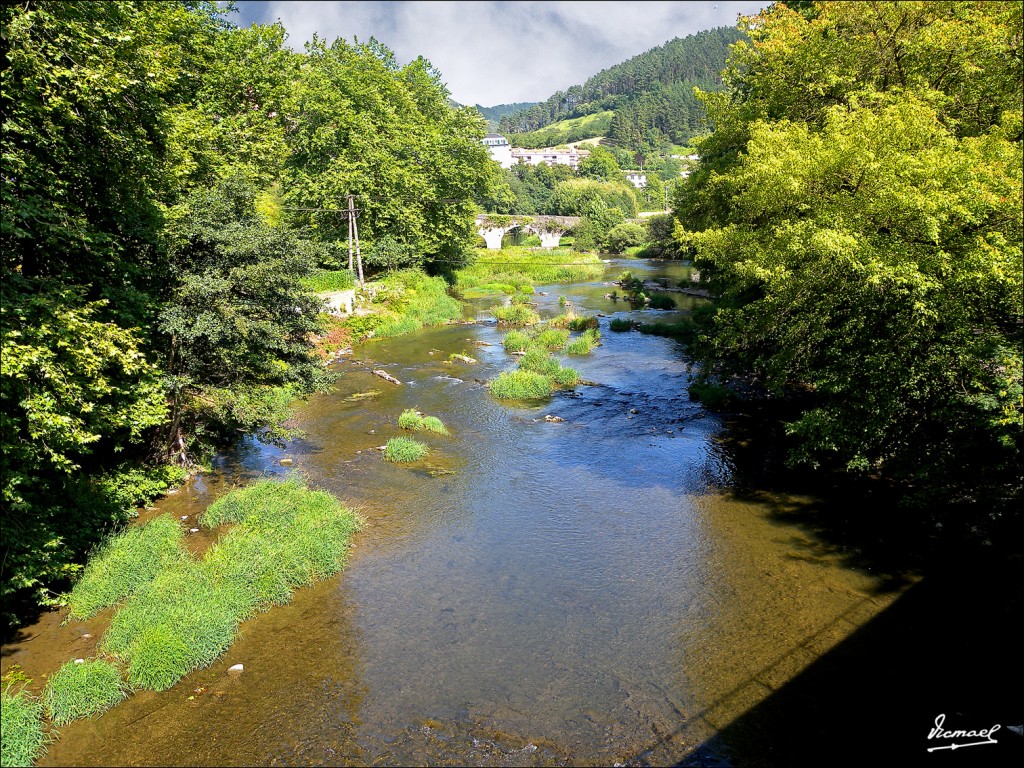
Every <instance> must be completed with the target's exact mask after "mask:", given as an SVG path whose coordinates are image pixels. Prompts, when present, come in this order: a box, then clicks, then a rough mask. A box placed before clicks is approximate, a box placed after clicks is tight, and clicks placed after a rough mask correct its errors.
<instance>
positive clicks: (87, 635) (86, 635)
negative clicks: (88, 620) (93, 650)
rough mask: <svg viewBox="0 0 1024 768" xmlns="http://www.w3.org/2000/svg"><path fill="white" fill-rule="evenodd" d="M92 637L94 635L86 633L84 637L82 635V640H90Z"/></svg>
mask: <svg viewBox="0 0 1024 768" xmlns="http://www.w3.org/2000/svg"><path fill="white" fill-rule="evenodd" d="M91 637H92V635H90V634H89V633H88V632H86V633H85V634H84V635H82V639H83V640H88V639H89V638H91Z"/></svg>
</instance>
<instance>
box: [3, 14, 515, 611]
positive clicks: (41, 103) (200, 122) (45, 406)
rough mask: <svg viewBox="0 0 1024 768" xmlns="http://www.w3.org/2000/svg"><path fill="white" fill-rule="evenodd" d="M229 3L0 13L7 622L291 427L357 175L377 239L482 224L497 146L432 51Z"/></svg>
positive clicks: (419, 256)
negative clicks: (208, 462)
mask: <svg viewBox="0 0 1024 768" xmlns="http://www.w3.org/2000/svg"><path fill="white" fill-rule="evenodd" d="M230 10H231V9H230V8H223V7H221V5H220V4H218V3H213V2H188V3H165V2H102V3H95V2H38V3H20V4H5V5H4V6H3V9H2V10H0V21H2V25H3V30H4V32H3V35H4V48H5V54H4V55H5V58H6V61H5V66H4V69H3V74H2V91H3V96H2V98H3V113H4V127H3V139H2V149H3V186H2V195H3V199H2V203H3V209H4V216H3V221H2V231H0V242H2V251H3V266H2V269H3V275H2V332H3V339H2V341H3V364H2V371H0V401H2V409H0V410H2V416H0V418H2V422H0V451H2V454H3V459H4V472H3V487H2V493H3V503H2V508H3V512H2V515H3V519H2V522H3V525H2V537H3V540H2V549H3V553H2V562H3V566H2V568H3V572H2V583H3V587H2V590H3V594H2V596H3V613H4V616H5V618H6V619H8V620H9V619H11V618H12V615H13V614H14V613H16V611H17V606H18V605H19V604H21V602H22V601H27V603H29V604H31V603H41V604H47V603H48V602H52V600H53V599H54V597H55V594H56V592H55V590H59V589H61V588H63V587H66V585H67V584H68V582H69V579H71V578H73V577H74V576H75V575H76V574H77V573H78V571H79V569H80V563H81V562H82V560H83V556H84V554H85V553H86V551H87V550H89V548H90V547H92V546H93V545H94V544H95V543H96V542H97V541H98V540H99V539H100V538H101V537H102V536H103V535H104V534H105V533H107V532H109V531H110V530H112V529H113V528H115V527H116V526H118V525H119V524H121V523H123V522H124V521H125V520H126V519H127V515H128V511H129V510H131V509H132V508H133V507H134V506H136V505H137V504H140V503H144V502H146V501H147V500H149V499H151V498H153V497H154V496H156V495H158V494H159V493H160V492H162V491H163V490H164V489H166V488H167V487H168V484H169V483H172V482H175V481H177V480H178V479H180V478H181V477H182V476H183V474H184V472H185V471H187V470H189V469H190V468H191V467H194V466H196V465H197V463H200V462H202V461H204V460H205V459H206V458H207V457H209V456H210V455H211V453H212V452H213V451H215V450H216V449H217V447H218V446H221V445H224V444H226V443H230V442H234V441H236V440H237V439H238V438H239V437H241V436H243V435H255V436H256V437H258V438H260V439H262V440H267V441H278V442H279V441H281V440H283V439H285V438H286V437H288V436H289V434H290V432H289V430H288V428H287V424H286V418H287V416H288V414H289V411H288V405H289V403H290V402H291V401H292V400H293V399H294V398H295V397H297V396H302V395H305V394H308V393H311V392H313V391H316V390H320V389H323V388H325V387H327V386H328V385H329V379H328V377H327V375H326V374H325V369H324V367H323V365H322V363H321V361H320V360H319V359H318V358H317V357H316V356H315V355H314V354H313V350H312V346H311V339H312V337H313V336H314V335H315V334H316V333H317V332H318V331H319V325H318V324H319V322H320V321H319V320H318V315H319V308H320V301H319V300H318V299H317V298H316V297H315V296H314V295H313V294H312V293H310V292H309V291H307V290H305V289H304V288H303V287H302V285H303V283H302V279H303V278H304V277H305V276H308V275H309V274H310V273H311V272H312V271H313V270H316V269H318V268H324V267H326V268H337V267H339V266H342V262H343V261H345V259H346V257H347V254H346V253H345V247H344V243H343V242H342V241H343V240H344V239H345V236H346V227H347V222H346V220H345V219H343V217H342V216H340V215H339V213H338V209H339V208H343V207H345V202H346V196H347V195H348V194H354V195H356V196H357V198H356V200H357V205H358V207H359V210H360V218H359V228H360V235H361V236H362V238H363V242H364V249H365V250H367V251H368V252H370V253H372V252H373V251H374V248H375V247H385V246H386V248H387V249H390V250H396V249H397V250H400V251H402V252H407V253H414V254H415V255H416V260H417V261H418V263H421V264H424V265H426V266H429V265H430V264H431V263H433V262H435V261H441V262H444V263H445V264H451V263H452V262H458V261H459V260H461V259H462V258H463V257H464V254H465V252H466V249H467V248H468V247H469V246H470V245H471V244H472V236H473V229H472V227H473V215H474V213H475V210H476V209H475V205H474V202H473V198H474V196H478V195H479V194H481V193H482V192H483V191H484V190H485V189H486V188H487V187H488V185H489V184H491V182H492V176H493V174H494V170H495V166H494V164H493V163H491V161H490V160H489V159H488V155H487V151H486V149H485V148H484V147H483V146H482V145H481V143H480V138H481V137H482V136H483V133H484V130H485V125H484V121H483V120H482V119H481V117H480V115H479V114H478V113H477V112H476V110H473V109H471V108H464V109H456V108H452V107H451V106H450V105H449V100H448V97H449V94H448V93H447V90H446V89H445V88H444V86H443V85H442V83H441V81H440V78H439V76H438V73H437V72H436V71H434V70H433V68H432V67H431V65H430V64H429V62H427V61H425V60H423V59H417V60H415V61H413V62H411V63H409V64H407V65H399V64H398V63H397V62H396V60H395V57H394V55H393V53H392V52H391V51H389V50H388V49H387V48H385V47H384V46H382V45H380V44H379V43H377V42H376V41H374V40H372V39H371V40H370V42H368V43H362V44H349V43H347V42H345V41H343V40H336V41H334V42H327V41H325V40H322V39H316V40H314V41H313V42H312V43H311V44H309V45H308V46H307V48H306V51H305V52H304V53H295V52H293V51H291V50H289V49H288V48H286V47H284V40H285V32H284V29H283V28H282V27H281V26H280V25H271V26H258V25H257V26H253V27H250V28H246V29H241V28H237V27H235V26H233V25H232V24H231V23H230V20H229V18H230ZM382 244H383V245H382Z"/></svg>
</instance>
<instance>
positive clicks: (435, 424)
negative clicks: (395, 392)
mask: <svg viewBox="0 0 1024 768" xmlns="http://www.w3.org/2000/svg"><path fill="white" fill-rule="evenodd" d="M398 426H399V427H401V428H402V429H412V430H415V431H417V432H419V431H425V432H434V433H436V434H438V435H447V434H448V428H447V427H446V426H445V425H444V422H442V421H441V420H440V419H439V418H437V417H436V416H424V415H423V414H422V413H420V412H419V411H416V410H413V409H411V408H410V409H407V410H405V411H402V415H401V416H399V417H398Z"/></svg>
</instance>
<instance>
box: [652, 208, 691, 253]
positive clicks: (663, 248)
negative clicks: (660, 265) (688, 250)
mask: <svg viewBox="0 0 1024 768" xmlns="http://www.w3.org/2000/svg"><path fill="white" fill-rule="evenodd" d="M645 225H646V227H647V235H646V237H644V240H645V241H646V243H647V247H646V249H645V251H644V253H645V254H646V255H647V256H649V257H650V258H656V259H678V258H681V257H682V255H683V252H682V250H681V249H680V247H679V243H678V241H677V240H676V239H675V219H674V218H673V217H672V214H670V213H660V214H658V215H657V216H651V217H649V218H648V219H647V220H646V222H645Z"/></svg>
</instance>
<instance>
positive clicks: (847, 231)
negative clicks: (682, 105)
mask: <svg viewBox="0 0 1024 768" xmlns="http://www.w3.org/2000/svg"><path fill="white" fill-rule="evenodd" d="M863 11H864V9H862V8H860V7H857V6H853V5H850V4H843V3H819V4H815V5H814V6H813V9H812V12H809V13H803V14H801V13H797V12H794V11H792V10H790V9H788V8H787V7H786V6H784V5H781V4H776V5H773V6H771V7H770V8H768V9H766V10H765V11H763V12H762V13H761V14H760V15H759V16H758V17H756V19H754V20H752V21H751V22H750V24H749V29H750V34H751V39H752V42H751V43H750V44H749V45H748V44H741V45H740V46H738V47H737V49H736V52H735V55H734V56H733V58H732V59H731V65H730V69H729V70H728V72H727V76H728V79H729V81H730V83H731V84H732V86H733V92H732V94H731V95H730V96H728V97H725V98H719V97H718V96H716V95H710V96H706V97H705V101H706V102H707V104H708V108H709V111H710V113H711V116H712V118H713V119H714V122H715V125H716V130H715V133H714V134H712V135H711V136H709V137H708V138H707V139H705V140H702V141H701V142H700V153H701V158H702V162H701V164H700V166H699V167H698V168H697V169H696V170H695V171H694V173H692V174H691V176H690V177H689V178H688V179H687V180H686V182H685V183H684V184H683V185H682V187H681V188H680V193H679V195H678V197H677V206H678V208H679V211H680V222H681V224H682V226H683V227H684V228H685V229H682V231H681V232H680V242H681V243H682V244H683V245H684V246H685V247H688V248H692V249H694V251H695V254H696V258H695V264H696V266H697V267H698V268H699V269H700V271H701V276H702V282H705V283H707V284H708V285H710V287H711V289H712V291H713V292H714V293H715V294H717V295H718V297H719V299H718V302H717V303H716V304H715V306H714V309H713V310H712V311H711V312H709V313H706V314H703V315H700V316H698V317H697V320H698V323H699V329H698V331H697V333H695V335H694V337H693V340H692V345H691V346H692V350H693V353H694V354H695V356H696V359H697V360H698V362H700V363H701V364H702V366H703V368H702V371H703V374H704V376H705V377H707V378H708V379H709V380H715V379H717V380H725V379H726V378H727V377H729V376H732V375H736V376H740V377H742V378H743V379H745V380H746V381H748V382H750V381H756V382H757V383H758V385H759V386H761V387H763V388H764V389H765V390H767V391H768V392H771V393H773V394H776V395H778V394H786V395H789V396H791V397H799V398H800V402H801V404H802V405H803V409H802V412H801V415H800V416H799V417H798V418H797V419H795V420H794V421H793V422H792V423H791V424H790V425H789V431H790V433H791V435H792V436H793V438H794V440H795V441H796V445H797V447H796V449H795V451H794V453H793V455H792V459H793V460H794V461H798V462H805V463H808V464H811V465H817V464H819V463H822V462H825V463H829V464H833V463H835V464H839V465H840V466H845V467H847V468H849V469H851V470H855V471H873V472H882V473H885V474H887V475H889V476H890V477H893V478H898V479H901V480H904V481H906V482H907V483H908V484H909V485H910V486H912V487H913V488H914V492H913V494H912V495H913V496H914V497H916V499H917V500H918V502H919V503H926V497H925V495H923V494H922V490H923V489H927V491H928V492H929V493H931V494H933V496H932V498H933V499H934V500H941V501H942V502H943V503H947V504H948V503H979V502H980V503H979V504H978V506H979V508H984V509H985V512H984V514H986V515H987V514H989V513H990V512H992V513H994V514H997V513H998V512H993V511H994V510H1003V509H1010V508H1014V507H1015V506H1016V502H1015V501H1014V500H1015V499H1017V498H1018V497H1019V495H1020V492H1021V477H1020V472H1019V466H1020V452H1021V436H1022V426H1024V404H1022V399H1021V373H1020V371H1021V352H1020V350H1021V342H1022V337H1021V328H1022V327H1024V319H1022V318H1024V312H1022V282H1021V275H1022V273H1024V268H1022V249H1021V241H1022V230H1024V226H1022V213H1021V211H1022V188H1021V181H1022V175H1024V174H1022V153H1021V143H1020V135H1021V109H1022V95H1021V91H1022V85H1021V83H1022V72H1021V67H1022V65H1021V59H1020V56H1019V43H1018V42H1017V41H1019V37H1020V33H1021V14H1020V5H1019V4H1015V3H983V4H975V3H962V2H950V3H924V4H907V3H876V4H872V5H871V6H870V9H869V10H868V11H867V12H863Z"/></svg>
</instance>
